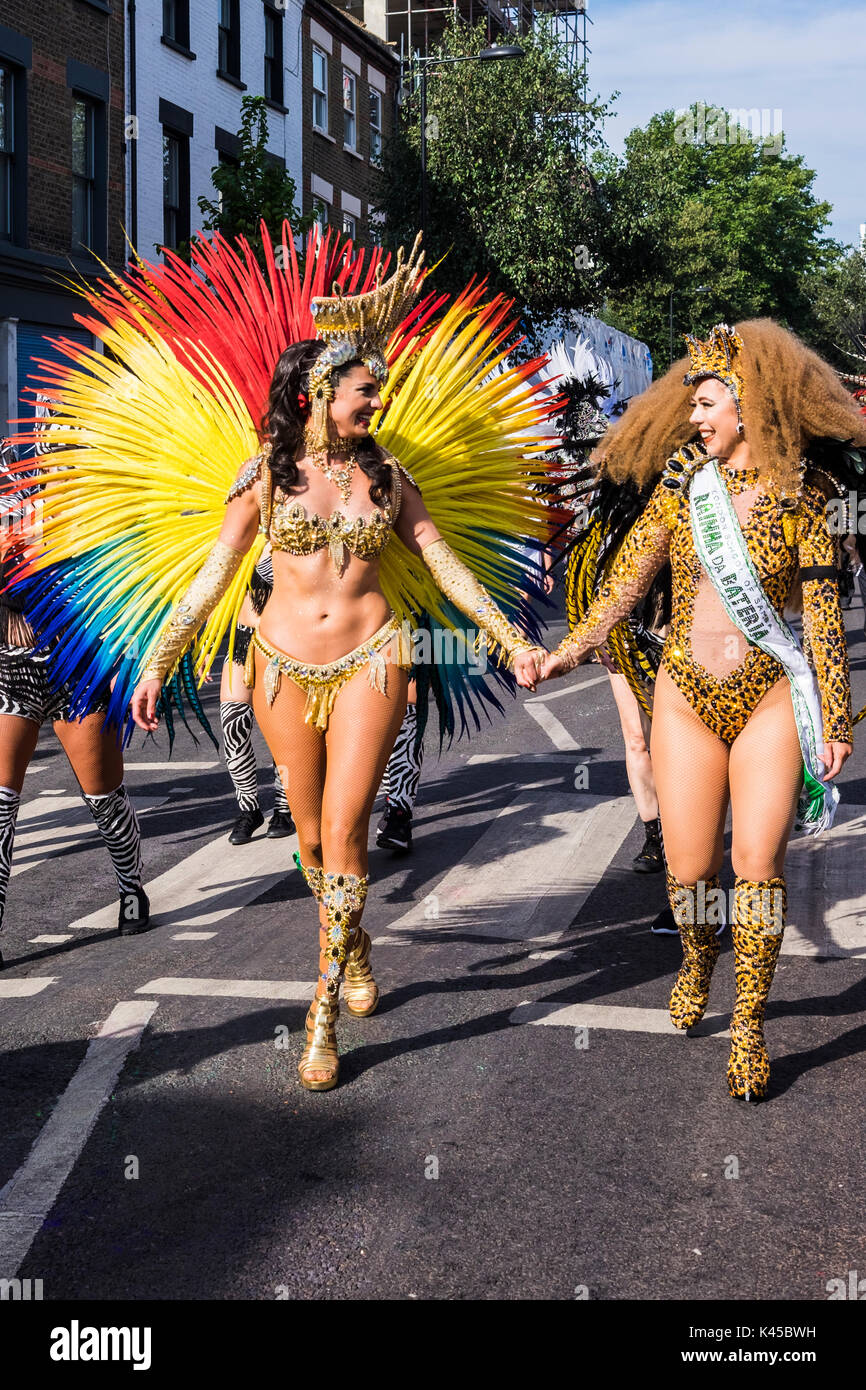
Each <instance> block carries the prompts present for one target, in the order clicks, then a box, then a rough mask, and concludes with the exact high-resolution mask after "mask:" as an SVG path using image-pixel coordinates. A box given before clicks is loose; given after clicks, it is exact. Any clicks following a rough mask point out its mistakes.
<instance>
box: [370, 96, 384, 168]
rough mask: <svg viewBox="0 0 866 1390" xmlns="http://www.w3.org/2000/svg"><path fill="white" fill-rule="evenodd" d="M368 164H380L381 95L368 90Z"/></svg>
mask: <svg viewBox="0 0 866 1390" xmlns="http://www.w3.org/2000/svg"><path fill="white" fill-rule="evenodd" d="M370 163H371V164H381V163H382V93H381V92H380V91H378V90H377V88H375V87H371V88H370Z"/></svg>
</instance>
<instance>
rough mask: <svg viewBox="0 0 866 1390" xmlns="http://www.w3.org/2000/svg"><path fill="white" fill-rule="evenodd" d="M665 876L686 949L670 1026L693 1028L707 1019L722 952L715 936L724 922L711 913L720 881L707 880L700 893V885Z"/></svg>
mask: <svg viewBox="0 0 866 1390" xmlns="http://www.w3.org/2000/svg"><path fill="white" fill-rule="evenodd" d="M665 875H666V878H667V886H668V897H669V898H670V904H671V910H672V912H673V914H674V921H675V922H676V924H677V926H678V927H679V929H680V941H681V942H682V947H683V963H682V965H681V966H680V972H679V974H678V975H677V978H676V982H675V984H674V987H673V992H672V993H671V998H670V1005H669V1007H670V1015H671V1023H672V1024H673V1025H674V1027H675V1028H682V1029H686V1028H693V1027H694V1026H695V1024H696V1023H699V1022H700V1020H701V1019H702V1018H703V1016H704V1011H705V1009H706V1007H707V1003H708V1001H709V997H710V979H711V977H712V973H713V970H714V969H715V964H716V961H717V960H718V958H719V951H720V949H721V947H720V943H719V938H718V936H717V935H716V933H717V932H718V929H719V926H720V920H724V919H723V918H722V919H719V917H718V911H717V910H716V911H713V910H712V909H717V905H718V897H719V894H718V892H717V891H716V890H718V888H719V879H718V875H717V874H714V875H713V877H712V878H708V879H706V880H705V883H704V891H703V894H701V893H700V891H699V886H698V885H697V884H685V883H680V881H679V879H677V878H674V876H673V874H672V873H671V871H670V869H668V868H667V867H665ZM702 898H703V901H702ZM708 918H709V919H710V920H707V919H708ZM714 919H715V920H714Z"/></svg>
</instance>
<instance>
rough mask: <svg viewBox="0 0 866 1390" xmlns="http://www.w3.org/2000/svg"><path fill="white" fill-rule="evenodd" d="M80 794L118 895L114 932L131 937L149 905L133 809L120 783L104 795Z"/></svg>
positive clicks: (145, 920)
mask: <svg viewBox="0 0 866 1390" xmlns="http://www.w3.org/2000/svg"><path fill="white" fill-rule="evenodd" d="M82 795H83V796H84V800H85V801H86V803H87V806H88V809H89V810H90V814H91V815H92V816H93V819H94V820H95V822H96V827H97V829H98V831H99V833H100V835H101V836H102V839H103V841H104V843H105V848H106V849H107V850H108V853H109V854H110V856H111V863H112V865H113V867H114V874H115V877H116V879H117V890H118V892H119V894H120V912H119V914H118V919H117V929H118V931H119V932H120V934H121V936H132V935H134V934H135V933H136V932H140V931H143V930H144V928H145V927H146V926H147V924H148V922H149V920H150V903H149V901H148V897H147V894H146V893H145V891H144V888H143V887H142V884H141V830H140V828H139V824H138V816H137V815H136V814H135V807H134V806H133V804H132V802H131V801H130V799H129V795H128V793H127V790H126V787H125V786H124V785H123V783H122V782H121V784H120V786H119V787H115V789H114V791H113V792H108V793H107V794H106V795H105V796H88V795H87V794H86V793H84V792H82Z"/></svg>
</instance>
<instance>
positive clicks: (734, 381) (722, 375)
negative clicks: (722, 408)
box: [683, 323, 743, 412]
mask: <svg viewBox="0 0 866 1390" xmlns="http://www.w3.org/2000/svg"><path fill="white" fill-rule="evenodd" d="M683 337H684V338H685V340H686V345H687V347H688V350H689V358H690V359H691V368H690V370H689V371H688V372H686V375H685V376H684V377H683V385H684V386H690V385H692V384H693V383H694V382H695V381H700V380H701V378H703V377H708V376H713V377H715V378H716V380H717V381H721V382H722V383H723V384H724V385H725V386H727V388H728V390H729V391H730V392H731V394H732V396H733V397H734V400H735V401H736V404H737V410H738V412H742V405H743V378H742V374H741V372H740V370H739V365H738V364H739V357H740V354H741V353H742V352H743V340H742V338H741V337H740V335H739V333H738V332H737V331H736V329H734V328H731V327H730V326H729V325H728V324H726V323H717V324H715V326H714V327H713V328H712V329H711V330H710V336H709V338H708V339H707V341H706V342H705V343H702V342H701V340H700V339H699V338H696V337H694V336H693V334H691V333H685V334H683Z"/></svg>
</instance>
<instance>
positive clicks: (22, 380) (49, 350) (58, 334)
mask: <svg viewBox="0 0 866 1390" xmlns="http://www.w3.org/2000/svg"><path fill="white" fill-rule="evenodd" d="M49 337H50V338H71V339H72V341H73V342H75V343H80V344H81V346H82V347H92V346H93V334H92V333H88V332H87V331H86V330H85V329H83V328H52V327H51V326H50V325H47V324H44V323H19V325H18V414H19V415H20V416H21V417H22V418H23V419H25V420H32V419H33V415H34V406H33V396H32V394H31V391H32V390H33V389H35V390H37V391H39V390H44V389H45V388H44V387H42V386H41V385H40V383H39V382H38V381H34V380H30V379H29V378H30V373H31V372H35V373H36V374H37V375H39V376H41V375H42V374H43V373H44V370H45V369H44V368H43V367H42V366H41V365H40V363H39V362H37V361H36V360H35V359H36V358H42V359H43V360H45V361H48V362H60V363H66V364H69V363H70V361H71V359H70V358H68V357H66V356H65V354H64V353H62V352H60V351H59V349H58V348H56V347H55V346H54V344H53V343H49V341H48V338H49ZM27 387H30V388H31V389H30V390H27V389H26V388H27ZM27 428H28V426H27V425H26V424H22V425H10V427H9V433H10V434H12V435H15V434H17V433H18V432H19V430H24V429H27ZM23 452H24V453H26V454H29V453H30V449H29V448H28V449H26V450H24V451H23Z"/></svg>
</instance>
